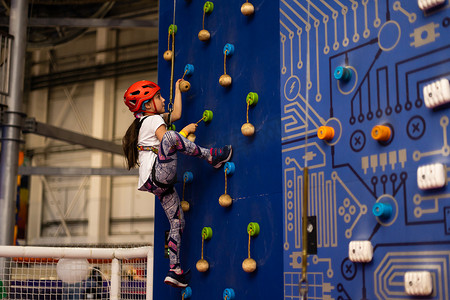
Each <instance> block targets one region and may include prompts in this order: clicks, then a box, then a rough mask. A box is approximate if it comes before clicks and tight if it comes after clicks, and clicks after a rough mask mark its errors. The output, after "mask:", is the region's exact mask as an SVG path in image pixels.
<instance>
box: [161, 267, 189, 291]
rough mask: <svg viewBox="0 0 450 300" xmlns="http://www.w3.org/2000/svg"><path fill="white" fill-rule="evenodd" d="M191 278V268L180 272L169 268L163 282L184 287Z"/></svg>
mask: <svg viewBox="0 0 450 300" xmlns="http://www.w3.org/2000/svg"><path fill="white" fill-rule="evenodd" d="M190 279H191V270H187V271H186V272H183V273H181V274H177V273H175V271H172V270H169V272H167V275H166V278H165V279H164V283H165V284H168V285H171V286H173V287H178V288H185V287H187V286H188V285H189V280H190Z"/></svg>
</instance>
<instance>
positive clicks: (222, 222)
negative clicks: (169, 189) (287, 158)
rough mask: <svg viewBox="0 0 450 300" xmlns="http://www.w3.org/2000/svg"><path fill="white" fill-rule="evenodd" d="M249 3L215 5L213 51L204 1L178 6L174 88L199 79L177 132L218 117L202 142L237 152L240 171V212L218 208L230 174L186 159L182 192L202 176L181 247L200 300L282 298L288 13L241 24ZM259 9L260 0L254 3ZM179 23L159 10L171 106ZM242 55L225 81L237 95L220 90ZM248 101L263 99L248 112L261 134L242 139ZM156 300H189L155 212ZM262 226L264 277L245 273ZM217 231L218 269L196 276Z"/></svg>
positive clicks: (236, 187) (269, 8)
mask: <svg viewBox="0 0 450 300" xmlns="http://www.w3.org/2000/svg"><path fill="white" fill-rule="evenodd" d="M244 2H245V1H241V0H239V1H237V0H230V1H214V11H213V12H212V13H211V14H209V15H207V16H206V17H205V29H207V30H208V31H210V33H211V39H210V41H209V42H202V41H200V40H199V39H198V37H197V35H198V32H199V31H200V30H201V29H202V16H203V5H204V3H205V2H202V1H184V0H182V1H180V0H178V1H177V7H176V24H177V26H178V31H177V34H176V37H175V54H176V56H175V67H174V69H175V76H174V77H175V80H176V79H178V78H181V77H182V75H183V73H184V68H185V66H186V64H192V65H193V66H194V68H195V72H194V73H193V74H192V75H191V76H187V77H185V79H186V80H188V81H189V82H190V83H191V89H190V91H188V92H187V93H185V94H183V118H182V119H181V120H179V121H177V122H176V123H175V125H176V127H177V130H181V129H182V128H183V127H184V126H185V125H187V124H188V123H195V122H197V121H198V120H200V119H201V118H202V115H203V111H204V110H211V111H213V114H214V117H213V120H212V121H211V122H210V123H208V124H205V123H204V122H201V123H200V124H199V126H198V129H197V132H196V136H197V138H196V142H197V143H198V144H199V145H202V146H205V147H220V146H223V145H225V144H231V145H233V150H234V154H233V158H232V162H233V163H234V164H235V172H234V174H233V175H232V176H228V177H227V193H228V194H229V195H230V196H231V197H232V198H233V204H232V206H231V207H228V208H224V207H221V206H220V205H219V202H218V199H219V197H220V196H221V195H222V194H223V193H224V191H225V190H224V188H225V175H224V170H223V168H219V169H213V168H212V167H211V166H210V165H209V164H208V163H206V162H204V161H201V160H199V159H196V158H192V157H184V156H183V155H179V156H178V157H179V159H180V160H179V165H178V174H179V175H178V177H179V178H178V183H177V184H176V188H177V190H178V192H179V195H180V197H181V195H182V186H183V184H182V183H183V178H182V176H183V174H184V172H186V171H190V172H192V173H193V178H194V179H193V181H192V183H189V185H186V190H185V200H187V201H189V202H190V211H189V212H186V213H185V218H186V228H185V232H184V235H183V242H182V265H183V268H185V269H187V268H191V272H192V280H191V285H190V286H191V288H192V299H221V298H222V295H223V292H224V290H225V289H226V288H232V289H233V290H234V292H235V294H236V299H247V300H251V299H280V298H281V297H282V295H283V276H282V274H283V248H282V244H283V230H282V228H283V213H282V181H281V176H282V172H281V129H280V124H281V120H280V73H279V69H280V60H279V5H278V3H277V1H254V5H255V10H256V11H255V14H254V16H251V17H246V16H244V15H242V13H241V11H240V7H241V5H242V4H243V3H244ZM251 2H253V1H251ZM172 22H173V1H160V31H159V40H160V41H161V42H160V46H159V53H160V55H159V56H160V57H159V65H158V72H159V73H158V80H159V84H160V86H161V88H162V94H163V96H164V97H165V98H166V103H167V102H168V101H169V88H170V66H171V64H170V62H167V61H165V60H164V59H163V58H162V54H163V53H164V52H165V51H166V50H167V42H166V41H167V37H168V27H169V25H170V24H171V23H172ZM226 44H232V45H233V46H234V53H233V55H230V56H227V60H226V73H227V74H228V75H230V76H231V77H232V80H233V82H232V85H231V86H230V87H228V88H225V87H222V86H221V85H219V77H220V76H221V75H222V74H223V73H224V54H223V49H224V47H225V45H226ZM249 92H256V93H258V95H259V101H258V103H257V104H256V105H255V106H253V107H251V108H250V110H249V121H250V123H252V124H253V125H254V126H255V128H256V133H255V135H254V136H252V137H245V136H244V135H242V134H241V129H240V128H241V126H242V125H243V124H244V123H245V122H246V112H247V103H246V97H247V94H248V93H249ZM155 207H156V213H155V214H156V216H155V218H156V219H155V223H156V225H155V272H154V299H181V290H179V289H174V288H172V287H169V286H166V285H165V284H164V283H163V280H164V277H165V275H166V272H167V271H168V264H169V261H168V259H167V258H164V232H165V231H166V230H168V229H169V225H168V222H167V220H166V216H165V215H164V212H163V211H162V209H161V207H160V205H159V204H158V203H156V205H155ZM250 222H257V223H258V224H259V225H260V227H261V228H260V229H261V230H260V234H259V235H258V236H257V237H255V238H252V240H251V257H252V258H253V259H255V261H256V262H257V270H256V271H255V272H254V273H251V274H247V273H246V272H244V271H243V269H242V267H241V265H242V262H243V261H244V259H246V258H247V257H248V253H247V252H248V245H247V244H248V233H247V225H248V224H249V223H250ZM206 226H207V227H211V228H212V230H213V237H212V239H211V240H208V241H205V246H204V258H205V259H206V260H207V261H208V262H209V264H210V269H209V271H208V272H206V273H200V272H198V271H197V269H196V268H195V264H196V262H197V261H198V260H199V259H200V257H201V244H202V240H201V231H202V228H203V227H206Z"/></svg>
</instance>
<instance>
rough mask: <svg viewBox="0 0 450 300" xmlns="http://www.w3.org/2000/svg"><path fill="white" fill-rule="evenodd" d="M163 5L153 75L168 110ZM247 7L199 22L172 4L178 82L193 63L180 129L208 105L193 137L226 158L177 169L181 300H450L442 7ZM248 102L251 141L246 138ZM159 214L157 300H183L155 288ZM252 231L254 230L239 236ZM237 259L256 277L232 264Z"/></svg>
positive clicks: (162, 263)
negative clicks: (204, 34)
mask: <svg viewBox="0 0 450 300" xmlns="http://www.w3.org/2000/svg"><path fill="white" fill-rule="evenodd" d="M169 2H171V1H163V2H162V3H161V4H160V5H161V7H160V37H159V39H160V41H161V43H160V49H159V50H160V51H159V52H160V55H159V56H160V57H159V67H158V71H159V83H160V84H161V86H162V88H163V90H164V91H165V92H163V96H165V97H166V99H168V90H169V88H170V74H171V62H170V61H166V60H164V59H163V53H164V52H165V51H166V50H168V49H170V48H171V43H170V40H169V44H168V45H167V44H166V43H165V40H166V38H167V37H170V36H169V34H168V32H169V31H168V29H169V26H170V25H171V24H172V23H174V22H173V13H174V6H173V3H169ZM244 2H245V1H226V3H214V9H213V11H212V12H208V13H205V16H204V19H203V12H204V5H205V2H200V1H194V0H192V1H180V0H179V1H178V3H177V4H176V9H175V16H176V17H175V24H176V25H177V33H176V35H175V51H174V52H175V64H174V74H175V79H177V78H181V77H182V76H183V74H184V71H185V69H186V65H187V64H192V65H193V66H194V72H188V73H189V74H188V75H186V74H185V78H184V79H186V80H187V81H189V82H190V84H191V89H190V90H189V91H188V92H186V93H185V94H184V95H183V105H184V106H183V119H182V120H180V121H178V122H177V123H176V126H177V129H178V130H180V129H181V128H182V127H183V126H184V124H187V123H191V122H197V121H198V120H200V119H201V118H202V116H203V113H204V111H205V110H210V111H212V112H213V118H212V120H211V121H210V122H208V123H206V122H203V121H201V122H200V124H199V128H198V131H197V140H196V141H197V142H198V143H199V144H201V145H204V146H207V147H214V146H221V145H223V144H227V143H229V144H232V145H233V147H234V150H235V153H234V156H233V159H232V162H233V163H234V166H235V170H234V173H233V174H227V175H225V174H226V170H213V169H212V168H211V167H210V166H208V165H207V164H206V163H204V162H202V161H198V160H196V159H194V158H185V157H183V158H181V159H180V165H179V168H178V169H179V174H178V180H179V182H178V183H177V186H176V187H177V190H178V191H179V193H180V197H181V195H182V194H183V191H184V198H185V200H187V201H188V202H189V203H190V210H189V211H187V212H185V216H186V221H187V223H186V231H185V234H184V240H183V245H182V252H183V254H182V260H183V266H184V267H185V268H187V267H191V270H192V281H191V290H192V298H194V299H209V298H215V299H217V298H221V299H225V298H227V299H231V298H230V297H228V296H226V297H223V295H224V294H223V293H224V292H225V291H226V292H228V293H229V292H230V290H226V289H232V291H233V293H235V296H236V298H240V299H280V298H281V297H283V299H301V294H302V293H303V292H304V293H307V295H308V299H417V298H419V299H449V298H450V291H449V285H450V279H449V275H450V274H449V270H450V261H449V260H450V250H449V249H450V201H449V200H450V193H449V188H448V181H449V179H448V178H450V177H449V174H448V166H449V165H450V159H449V155H450V148H449V141H448V137H449V135H448V129H449V117H450V113H449V112H450V111H449V107H450V105H449V104H448V102H449V98H450V96H449V94H450V88H449V79H450V73H449V66H450V60H449V58H450V44H449V37H450V15H449V12H450V8H449V7H450V4H449V2H448V0H447V1H435V3H437V6H436V7H427V5H431V4H430V2H431V1H421V0H420V1H393V0H389V1H388V0H362V1H354V0H332V1H329V0H317V1H309V0H281V1H267V0H266V1H261V0H258V1H257V0H254V1H250V2H253V5H254V8H255V12H254V14H252V15H250V16H245V15H243V14H242V13H241V11H240V7H241V5H242V4H243V3H244ZM202 29H205V30H207V31H208V32H209V33H210V39H209V40H208V41H200V39H199V37H198V33H199V32H200V31H201V30H202ZM231 49H232V50H234V51H231V52H230V50H231ZM225 73H226V74H227V75H229V76H231V78H232V84H231V85H230V86H228V87H224V86H222V85H221V84H220V83H219V78H220V77H221V76H222V75H224V74H225ZM249 93H256V94H257V95H258V97H257V98H258V101H257V102H256V103H254V102H252V105H249V107H248V119H249V121H248V122H249V123H251V124H253V125H254V127H255V134H254V135H251V136H244V135H243V134H242V133H241V126H242V124H244V123H246V122H247V120H246V118H247V99H248V98H247V97H248V96H247V95H249ZM250 95H252V96H250V99H254V98H255V97H254V96H255V94H250ZM305 167H307V168H306V170H307V171H308V172H306V171H305ZM185 172H191V173H192V177H189V178H191V179H192V180H191V179H189V181H190V182H189V183H186V182H185V177H184V175H185V174H186V173H185ZM225 184H226V187H225ZM183 186H184V188H183ZM224 191H226V193H227V194H229V195H230V197H231V198H232V204H231V205H230V206H228V207H223V206H221V205H220V204H219V202H218V199H219V197H220V196H221V195H222V194H224ZM305 200H307V201H305ZM306 205H307V209H306V210H305V209H304V208H305V206H306ZM156 208H157V215H156V224H157V225H156V228H155V259H156V261H155V287H154V290H155V299H172V298H174V299H177V298H181V295H180V291H179V290H176V289H173V288H169V287H166V286H164V284H162V280H163V278H164V276H165V273H166V272H167V265H168V259H167V258H164V255H165V250H164V242H165V231H166V230H168V224H167V221H166V220H165V216H164V214H163V212H162V211H161V209H160V207H159V206H158V205H157V206H156ZM304 212H306V214H305V215H306V216H307V222H306V224H304V223H303V222H302V216H303V215H304ZM251 222H253V223H251ZM250 223H251V224H255V223H257V224H258V225H259V229H260V232H259V234H257V235H250V236H249V232H248V231H247V227H248V225H249V224H250ZM209 228H210V229H209ZM211 231H212V236H211V237H210V238H209V235H208V239H204V245H203V255H204V259H205V260H206V261H208V263H209V269H208V270H207V271H206V272H199V271H198V270H197V269H196V268H195V264H196V263H197V261H198V260H199V259H200V258H201V255H202V234H203V233H204V232H209V233H211ZM303 233H305V234H303ZM303 237H306V240H305V242H303ZM249 245H250V253H248V249H249ZM304 249H307V253H306V252H303V250H304ZM249 254H250V256H251V258H252V259H254V260H255V262H256V266H257V267H256V270H255V271H253V272H246V271H244V270H243V268H242V266H241V265H242V262H243V261H244V259H246V258H248V257H249ZM306 254H307V256H306V264H305V263H304V262H305V260H304V259H305V255H306ZM302 278H303V279H304V281H302ZM300 281H302V282H301V284H300V285H299V282H300ZM227 295H229V294H227ZM170 297H172V298H170Z"/></svg>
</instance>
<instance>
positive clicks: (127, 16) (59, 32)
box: [0, 0, 159, 48]
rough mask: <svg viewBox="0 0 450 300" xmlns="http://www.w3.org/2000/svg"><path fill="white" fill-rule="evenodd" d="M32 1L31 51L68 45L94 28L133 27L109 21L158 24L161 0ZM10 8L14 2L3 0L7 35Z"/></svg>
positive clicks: (0, 9) (1, 20) (1, 22)
mask: <svg viewBox="0 0 450 300" xmlns="http://www.w3.org/2000/svg"><path fill="white" fill-rule="evenodd" d="M28 2H29V7H28V15H29V22H28V32H27V38H28V47H29V48H42V47H52V46H56V45H59V44H63V43H66V42H68V41H71V40H73V39H75V38H77V37H79V36H80V35H82V34H84V33H85V32H86V31H87V30H88V29H89V28H90V27H93V26H97V27H99V26H111V27H112V26H115V27H121V26H133V25H130V24H127V25H125V24H124V23H107V21H119V20H120V21H124V20H134V21H135V22H136V21H137V20H143V19H145V20H155V22H157V18H158V7H159V4H158V0H116V1H106V0H29V1H28ZM10 6H11V0H0V30H1V31H3V32H8V25H9V14H10ZM94 21H95V23H94ZM102 21H103V23H102ZM99 24H100V25H99ZM105 24H107V25H105ZM83 26H86V27H83ZM135 26H137V25H136V24H135ZM139 26H145V24H140V25H139Z"/></svg>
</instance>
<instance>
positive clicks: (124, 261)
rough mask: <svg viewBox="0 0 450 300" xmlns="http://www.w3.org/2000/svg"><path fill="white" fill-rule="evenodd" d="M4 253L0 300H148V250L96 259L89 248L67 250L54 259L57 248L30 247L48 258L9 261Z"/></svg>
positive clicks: (0, 264)
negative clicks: (47, 254)
mask: <svg viewBox="0 0 450 300" xmlns="http://www.w3.org/2000/svg"><path fill="white" fill-rule="evenodd" d="M5 247H7V246H2V247H0V257H3V258H0V299H152V292H151V291H152V289H151V281H152V274H153V273H152V272H153V270H152V268H153V265H152V251H150V250H152V249H151V248H149V247H145V248H139V249H138V248H130V249H120V250H119V251H117V250H118V249H99V250H100V251H99V252H97V253H95V251H96V250H97V249H96V250H94V249H95V248H94V249H87V248H71V253H70V255H67V253H64V250H62V251H63V252H62V253H60V254H61V255H56V257H55V255H54V254H55V253H52V252H54V250H55V249H63V248H50V247H49V248H43V247H31V248H35V249H36V248H39V249H40V251H44V252H45V250H46V249H47V250H49V251H48V252H49V254H50V253H51V254H53V255H49V256H51V257H52V258H43V257H42V256H43V255H42V254H43V253H39V254H34V255H33V253H29V251H26V250H25V252H26V255H25V256H24V255H21V256H17V257H13V255H12V253H11V251H14V250H10V249H14V247H13V246H11V247H7V248H10V249H8V253H6V254H5V253H2V252H4V251H2V249H5ZM16 248H19V247H16ZM20 248H24V249H26V247H20ZM136 249H138V250H137V251H136ZM85 250H86V251H85ZM92 250H94V253H93V252H92ZM16 254H18V253H16ZM20 254H23V253H20ZM83 254H84V255H83ZM99 255H100V256H105V258H98V256H99ZM33 256H35V257H33ZM68 256H69V257H68ZM83 256H84V257H83ZM139 256H143V257H139ZM93 257H95V258H93Z"/></svg>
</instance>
